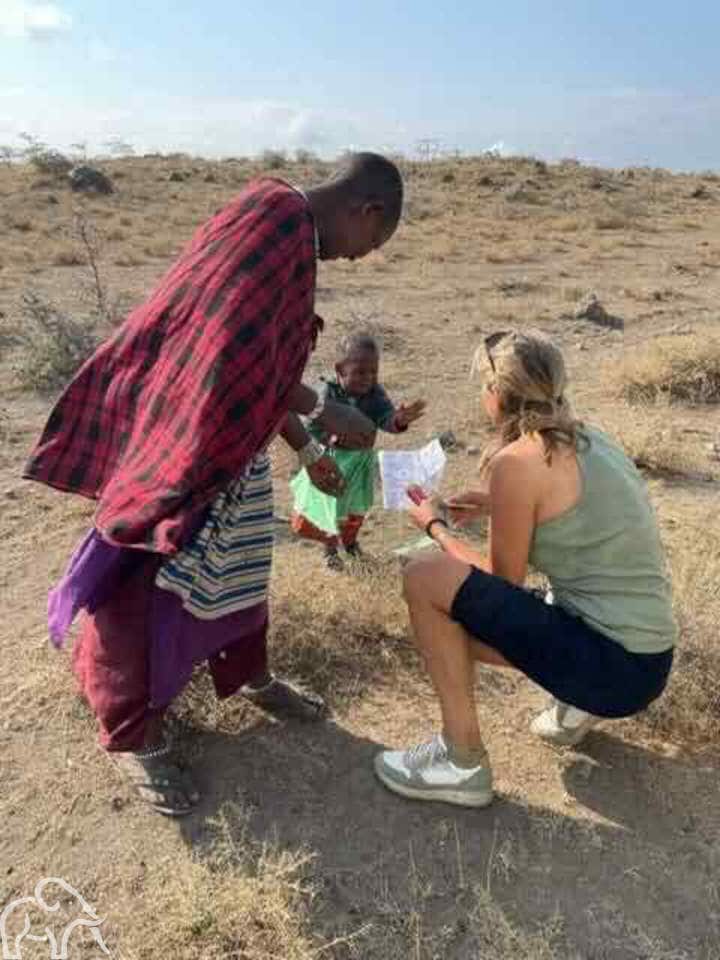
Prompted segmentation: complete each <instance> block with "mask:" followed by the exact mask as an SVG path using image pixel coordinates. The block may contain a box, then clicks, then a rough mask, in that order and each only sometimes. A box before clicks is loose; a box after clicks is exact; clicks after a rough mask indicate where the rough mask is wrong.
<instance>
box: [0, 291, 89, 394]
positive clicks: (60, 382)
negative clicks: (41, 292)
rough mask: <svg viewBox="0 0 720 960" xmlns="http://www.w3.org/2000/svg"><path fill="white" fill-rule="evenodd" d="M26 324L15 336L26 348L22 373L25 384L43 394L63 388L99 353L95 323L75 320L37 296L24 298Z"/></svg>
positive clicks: (14, 331) (22, 362) (16, 331)
mask: <svg viewBox="0 0 720 960" xmlns="http://www.w3.org/2000/svg"><path fill="white" fill-rule="evenodd" d="M22 304H23V311H22V313H23V323H22V325H21V326H19V327H16V328H15V329H14V330H13V337H14V339H15V341H16V342H18V343H19V344H20V345H21V347H22V348H23V357H22V360H21V363H20V366H19V368H18V373H19V375H20V379H21V381H22V383H23V385H24V386H25V387H27V388H29V389H31V390H37V391H38V392H40V393H48V392H53V391H55V390H58V389H59V388H61V387H63V386H64V385H65V384H66V383H67V382H68V381H69V380H70V379H71V378H72V377H73V375H74V374H75V373H76V372H77V370H78V369H79V368H80V367H81V366H82V364H83V363H84V362H85V360H87V358H88V357H89V356H90V355H91V354H92V353H93V352H94V351H95V349H96V347H97V345H98V342H99V339H98V337H97V335H96V333H95V329H94V327H95V324H94V322H93V321H92V320H89V321H88V320H85V322H82V321H78V320H73V319H72V318H71V317H68V316H67V315H66V314H64V313H62V312H61V311H60V310H59V309H58V308H57V307H55V306H54V305H53V304H51V303H48V302H46V301H45V300H43V299H42V298H41V297H39V296H38V295H37V294H35V293H27V294H25V296H24V297H23V300H22Z"/></svg>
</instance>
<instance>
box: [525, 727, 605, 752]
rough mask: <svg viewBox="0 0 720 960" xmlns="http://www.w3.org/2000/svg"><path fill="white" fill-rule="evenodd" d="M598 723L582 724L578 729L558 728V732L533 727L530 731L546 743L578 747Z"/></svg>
mask: <svg viewBox="0 0 720 960" xmlns="http://www.w3.org/2000/svg"><path fill="white" fill-rule="evenodd" d="M596 725H597V723H596V722H595V723H590V724H588V725H587V726H586V725H582V726H580V727H579V728H578V729H577V730H572V731H570V730H558V731H557V733H556V732H554V731H550V730H548V731H545V730H534V729H533V728H532V727H531V728H530V731H531V733H534V734H535V736H536V737H539V738H540V739H541V740H544V741H545V743H554V744H555V746H557V747H576V746H577V745H578V744H579V743H580V742H581V741H582V740H584V739H585V737H586V736H587V735H588V733H590V731H591V730H593V729H594V728H595V727H596Z"/></svg>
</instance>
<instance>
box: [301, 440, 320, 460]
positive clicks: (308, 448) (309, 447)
mask: <svg viewBox="0 0 720 960" xmlns="http://www.w3.org/2000/svg"><path fill="white" fill-rule="evenodd" d="M297 456H298V461H299V463H300V466H301V467H311V466H312V465H313V464H314V463H317V462H318V460H320V459H322V457H324V456H325V447H324V446H323V445H322V444H321V443H318V442H317V440H309V441H308V442H307V443H306V444H305V446H304V447H301V448H300V449H299V450H298V451H297Z"/></svg>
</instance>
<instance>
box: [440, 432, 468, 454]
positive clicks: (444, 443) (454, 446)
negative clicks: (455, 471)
mask: <svg viewBox="0 0 720 960" xmlns="http://www.w3.org/2000/svg"><path fill="white" fill-rule="evenodd" d="M438 440H439V441H440V446H441V447H442V448H443V450H444V451H445V452H446V453H452V452H453V451H455V450H461V449H462V448H463V446H464V444H463V443H461V441H460V440H458V438H457V437H456V436H455V434H454V433H453V432H452V430H443V432H442V433H441V434H439V435H438Z"/></svg>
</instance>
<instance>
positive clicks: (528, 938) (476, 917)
mask: <svg viewBox="0 0 720 960" xmlns="http://www.w3.org/2000/svg"><path fill="white" fill-rule="evenodd" d="M470 928H471V930H472V938H473V948H474V950H475V951H476V952H475V953H474V954H473V956H476V957H478V958H480V957H482V960H508V958H510V957H512V960H560V957H561V956H562V955H563V954H561V953H560V952H559V949H560V948H559V945H558V939H559V937H560V934H561V928H562V924H561V922H560V920H559V919H557V918H556V919H551V920H549V921H548V922H547V923H546V924H544V925H543V926H542V927H540V928H539V929H537V930H535V931H533V932H527V931H525V930H523V929H521V928H520V927H518V926H516V925H515V924H514V923H513V922H512V921H511V920H510V919H509V918H508V916H507V914H506V913H505V911H504V910H503V909H502V907H501V906H500V905H499V904H498V903H497V901H495V900H493V898H492V896H491V895H490V893H489V892H488V890H487V889H486V888H485V887H479V888H478V890H477V893H476V906H475V909H474V910H473V911H472V912H471V914H470Z"/></svg>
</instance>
